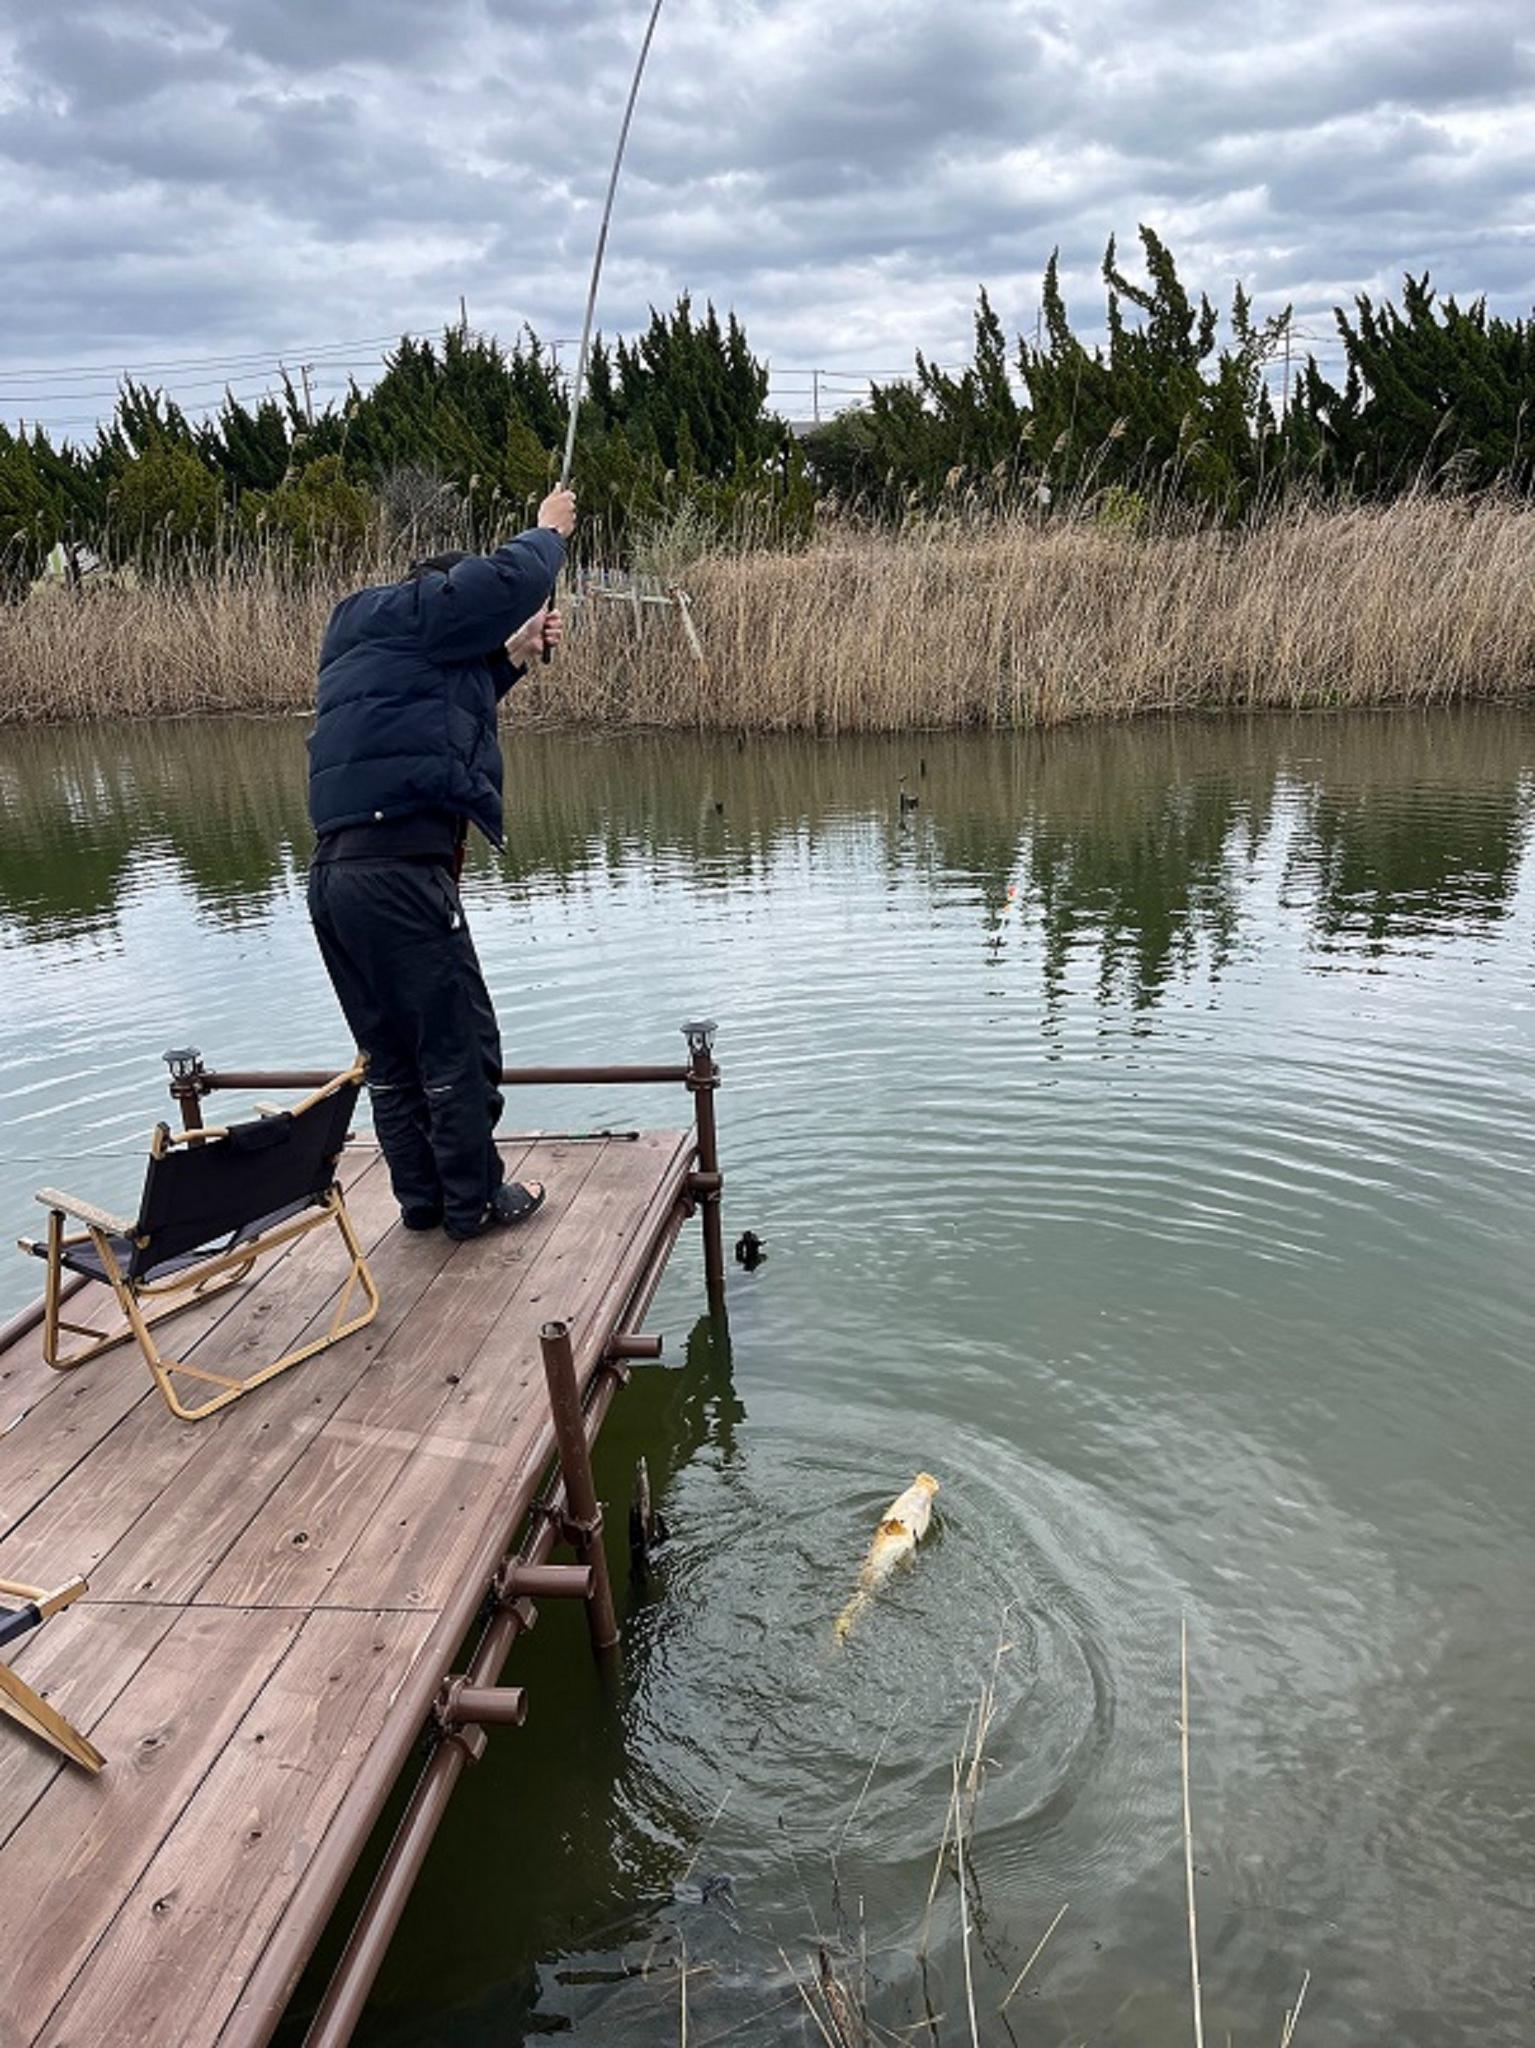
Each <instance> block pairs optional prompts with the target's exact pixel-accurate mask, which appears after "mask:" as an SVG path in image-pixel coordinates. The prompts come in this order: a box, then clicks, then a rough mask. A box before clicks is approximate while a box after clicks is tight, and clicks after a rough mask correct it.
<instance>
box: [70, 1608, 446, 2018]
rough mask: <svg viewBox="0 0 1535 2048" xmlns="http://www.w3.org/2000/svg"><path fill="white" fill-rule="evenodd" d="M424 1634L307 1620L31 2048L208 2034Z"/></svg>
mask: <svg viewBox="0 0 1535 2048" xmlns="http://www.w3.org/2000/svg"><path fill="white" fill-rule="evenodd" d="M245 1619H246V1620H247V1621H254V1620H256V1619H257V1617H254V1616H246V1617H245ZM430 1626H431V1623H430V1618H429V1617H427V1616H423V1615H367V1614H317V1615H313V1616H311V1617H310V1618H309V1619H308V1621H307V1622H306V1623H305V1625H304V1628H303V1631H302V1634H301V1636H300V1638H299V1640H298V1642H297V1643H296V1644H295V1645H294V1647H293V1649H292V1652H291V1654H290V1655H289V1656H287V1657H286V1658H285V1659H284V1661H283V1662H282V1664H281V1665H280V1666H279V1667H278V1668H277V1670H276V1671H275V1673H274V1674H273V1676H272V1677H271V1679H270V1680H269V1682H268V1683H267V1685H266V1686H265V1688H264V1689H263V1691H262V1692H261V1694H260V1696H259V1697H258V1698H257V1699H256V1701H255V1702H254V1704H253V1705H252V1706H251V1708H250V1710H249V1711H248V1712H247V1713H246V1715H245V1716H244V1718H243V1720H242V1721H241V1723H240V1726H239V1728H238V1731H237V1732H236V1733H235V1735H234V1736H233V1738H232V1739H231V1740H229V1741H227V1742H226V1743H225V1744H224V1746H223V1748H222V1752H221V1754H220V1755H219V1757H218V1759H217V1761H216V1762H215V1763H214V1765H213V1768H212V1769H211V1770H210V1771H209V1772H208V1774H207V1776H206V1777H205V1778H204V1780H203V1782H202V1784H201V1785H200V1786H199V1787H198V1789H197V1791H196V1794H195V1796H194V1797H193V1798H192V1800H191V1801H190V1803H189V1804H188V1805H187V1806H186V1808H185V1810H184V1812H183V1813H182V1814H181V1815H180V1817H179V1818H178V1820H177V1821H176V1824H175V1826H174V1827H173V1828H172V1829H171V1831H170V1833H169V1835H168V1836H167V1838H166V1840H165V1841H164V1843H163V1845H162V1846H161V1847H160V1848H159V1850H158V1852H157V1853H156V1854H155V1856H154V1858H153V1860H152V1861H151V1862H150V1863H149V1865H148V1868H147V1869H146V1870H145V1871H144V1873H143V1875H142V1876H141V1877H140V1879H139V1881H138V1883H137V1884H136V1885H135V1886H134V1888H133V1891H132V1893H131V1894H130V1895H129V1897H128V1898H127V1900H126V1902H125V1904H124V1905H123V1909H122V1911H121V1912H120V1913H119V1914H118V1915H117V1917H116V1919H115V1920H114V1921H113V1923H112V1925H111V1927H110V1929H109V1930H108V1931H107V1933H106V1936H105V1938H104V1939H103V1940H102V1941H101V1942H100V1944H99V1945H98V1946H97V1948H96V1950H95V1952H94V1953H93V1954H92V1955H91V1957H90V1959H89V1961H88V1962H87V1963H86V1965H85V1968H84V1969H83V1971H81V1973H80V1975H79V1976H78V1977H77V1978H76V1980H75V1982H74V1983H73V1985H72V1986H71V1987H70V1990H69V1993H68V1996H67V1997H66V1998H65V1999H64V2001H63V2003H62V2004H61V2005H60V2006H59V2007H58V2009H57V2011H56V2012H54V2013H53V2014H52V2016H51V2018H49V2020H48V2023H47V2025H46V2027H45V2028H44V2030H43V2032H42V2034H41V2036H40V2048H41V2044H50V2048H63V2044H65V2043H69V2044H71V2048H84V2044H88V2043H94V2042H98V2041H100V2042H108V2041H110V2042H111V2043H112V2044H113V2048H138V2044H142V2048H167V2044H169V2043H172V2042H174V2043H175V2044H176V2048H200V2044H203V2043H210V2042H212V2041H213V2040H214V2039H215V2037H216V2036H217V2034H218V2032H219V2030H220V2028H221V2027H222V2025H223V2023H224V2020H225V2018H226V2017H227V2016H228V2014H229V2012H230V2010H231V2008H232V2007H233V2005H234V2003H235V2000H236V1999H237V1998H238V1996H239V1993H240V1990H241V1987H242V1985H243V1983H244V1981H245V1977H246V1975H247V1973H248V1971H249V1969H250V1967H251V1965H252V1963H253V1962H254V1961H255V1959H256V1957H257V1956H258V1955H259V1954H260V1952H261V1950H262V1948H263V1947H264V1946H265V1944H266V1941H267V1938H268V1936H269V1934H270V1932H271V1929H272V1927H273V1926H274V1925H275V1923H276V1921H277V1919H278V1918H279V1917H280V1915H281V1912H282V1909H283V1907H284V1906H285V1905H286V1903H287V1900H288V1898H289V1897H290V1895H291V1893H292V1890H293V1885H294V1882H295V1880H296V1879H297V1877H298V1875H299V1873H300V1871H301V1870H302V1869H303V1867H304V1866H305V1864H307V1862H308V1861H309V1859H310V1857H311V1856H312V1855H313V1853H314V1851H315V1848H316V1847H317V1846H318V1843H319V1841H320V1839H321V1838H322V1836H323V1834H324V1832H325V1829H326V1827H327V1825H328V1824H329V1821H330V1819H331V1816H332V1814H333V1813H334V1812H335V1809H336V1806H337V1805H338V1803H339V1801H340V1799H341V1796H342V1794H343V1793H344V1791H345V1789H346V1787H347V1785H348V1784H349V1783H350V1782H351V1778H352V1775H353V1773H354V1771H355V1769H356V1765H357V1763H358V1761H359V1760H360V1758H361V1756H362V1755H363V1754H364V1753H365V1752H366V1750H367V1749H368V1748H369V1747H370V1746H371V1744H372V1743H373V1741H374V1739H375V1738H376V1737H377V1734H378V1731H379V1729H380V1727H381V1726H382V1725H383V1722H384V1719H385V1717H386V1715H387V1713H388V1711H389V1707H390V1705H391V1703H392V1701H393V1700H394V1697H395V1695H396V1693H397V1691H398V1689H399V1685H400V1682H401V1680H402V1679H403V1677H404V1675H405V1673H406V1671H407V1670H408V1669H409V1667H410V1664H411V1662H412V1660H413V1659H414V1656H415V1654H416V1652H417V1650H419V1648H420V1646H421V1643H422V1641H423V1640H424V1638H425V1636H426V1634H427V1632H428V1630H429V1628H430Z"/></svg>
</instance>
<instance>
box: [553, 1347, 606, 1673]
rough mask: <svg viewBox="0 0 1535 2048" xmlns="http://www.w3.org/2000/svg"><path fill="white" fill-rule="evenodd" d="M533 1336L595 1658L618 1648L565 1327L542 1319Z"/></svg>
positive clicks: (599, 1517)
mask: <svg viewBox="0 0 1535 2048" xmlns="http://www.w3.org/2000/svg"><path fill="white" fill-rule="evenodd" d="M538 1339H539V1344H540V1346H541V1348H542V1350H543V1354H544V1377H545V1378H546V1379H547V1381H548V1383H549V1415H550V1419H551V1421H552V1422H553V1424H554V1440H555V1444H556V1446H557V1447H558V1450H559V1458H560V1471H561V1472H562V1474H563V1475H564V1479H565V1535H566V1537H567V1539H568V1541H569V1542H570V1543H571V1544H572V1545H573V1546H574V1549H575V1553H576V1555H577V1557H579V1558H580V1560H581V1562H582V1563H583V1564H585V1565H590V1566H591V1571H592V1592H591V1598H590V1599H589V1600H588V1601H587V1603H586V1619H587V1625H588V1627H589V1628H590V1630H591V1636H592V1648H593V1649H594V1650H595V1651H596V1652H597V1653H598V1655H599V1656H606V1655H607V1654H608V1653H609V1652H610V1651H612V1650H615V1649H617V1647H618V1617H617V1615H616V1614H615V1613H614V1611H613V1587H612V1584H611V1582H610V1580H609V1578H608V1558H607V1552H606V1551H605V1550H604V1548H603V1545H602V1508H601V1506H600V1505H599V1503H598V1500H597V1488H596V1484H595V1482H594V1481H593V1478H592V1460H591V1452H590V1450H589V1449H588V1446H587V1441H586V1419H585V1417H584V1416H583V1414H582V1412H581V1389H580V1388H579V1386H577V1384H576V1359H575V1353H574V1351H573V1350H572V1348H571V1342H570V1325H569V1324H568V1323H559V1322H555V1323H545V1324H544V1326H543V1328H542V1329H541V1330H540V1331H539V1333H538Z"/></svg>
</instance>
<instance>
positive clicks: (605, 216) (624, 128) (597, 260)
mask: <svg viewBox="0 0 1535 2048" xmlns="http://www.w3.org/2000/svg"><path fill="white" fill-rule="evenodd" d="M661 5H662V0H655V4H654V6H653V7H652V8H651V10H650V20H649V21H648V23H647V24H646V27H645V40H644V41H643V42H642V43H641V44H640V54H639V61H638V62H637V63H636V64H635V67H634V77H633V79H632V81H631V82H630V86H629V99H628V103H627V104H626V106H625V107H624V118H623V123H622V125H621V126H620V128H619V131H618V147H617V148H616V149H615V150H614V152H613V168H612V170H611V171H610V172H609V174H608V196H607V199H606V200H605V201H604V203H603V208H602V225H601V226H600V227H599V228H598V230H597V253H596V255H595V256H594V257H593V258H592V281H591V284H590V286H589V287H588V289H587V294H586V317H585V318H584V319H583V320H582V322H581V346H580V350H579V352H578V354H577V356H576V374H575V376H574V378H573V379H572V380H571V386H570V420H569V423H568V424H567V426H566V429H565V459H564V461H563V462H562V463H561V464H560V483H559V487H560V489H561V490H562V491H563V490H567V489H568V488H569V486H570V471H571V465H572V463H573V462H574V460H575V453H576V417H577V415H578V413H579V412H580V410H581V396H582V392H583V391H584V389H585V387H586V364H587V357H588V355H589V354H590V351H591V343H592V316H593V315H594V314H595V312H596V310H597V286H598V284H599V282H600V281H601V278H602V259H603V257H604V256H605V255H606V253H607V247H608V226H609V223H610V222H611V220H612V218H613V200H614V196H615V195H616V193H617V191H618V174H619V172H620V171H621V170H622V168H623V162H624V149H625V147H626V145H627V143H628V141H629V124H630V122H631V121H632V120H633V119H634V103H635V101H636V100H637V99H638V98H639V96H640V80H641V79H642V78H643V77H644V75H645V59H646V58H647V57H648V56H649V55H650V44H651V39H652V38H653V37H654V35H655V32H656V23H657V21H658V20H659V19H660V16H661ZM549 601H550V603H551V604H552V603H553V602H554V591H552V590H551V591H550V593H549ZM550 658H551V655H550V650H549V648H547V647H546V648H545V649H544V660H545V661H546V662H547V661H548V660H549V659H550Z"/></svg>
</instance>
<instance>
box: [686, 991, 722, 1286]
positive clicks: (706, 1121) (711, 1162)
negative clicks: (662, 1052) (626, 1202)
mask: <svg viewBox="0 0 1535 2048" xmlns="http://www.w3.org/2000/svg"><path fill="white" fill-rule="evenodd" d="M718 1029H719V1027H718V1025H717V1024H715V1022H714V1020H713V1019H712V1018H704V1019H702V1020H701V1021H700V1022H698V1023H696V1024H684V1025H683V1027H682V1031H683V1036H684V1037H685V1038H686V1039H687V1042H688V1093H689V1094H690V1095H691V1096H692V1098H693V1115H694V1120H695V1122H696V1124H697V1127H698V1175H697V1181H696V1182H695V1186H696V1187H697V1189H698V1192H699V1194H700V1198H701V1202H702V1207H703V1235H704V1281H705V1283H706V1285H707V1287H708V1290H709V1307H710V1310H711V1312H712V1313H714V1314H716V1315H717V1314H718V1313H719V1312H720V1310H721V1309H722V1308H723V1307H724V1305H725V1222H724V1214H723V1210H722V1208H721V1200H720V1191H721V1189H722V1188H723V1186H724V1180H723V1177H722V1175H721V1173H720V1154H719V1135H718V1132H717V1130H716V1128H715V1120H714V1095H715V1090H716V1089H717V1088H718V1087H719V1085H720V1070H719V1068H718V1067H717V1066H716V1065H715V1063H714V1034H715V1032H716V1031H717V1030H718Z"/></svg>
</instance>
